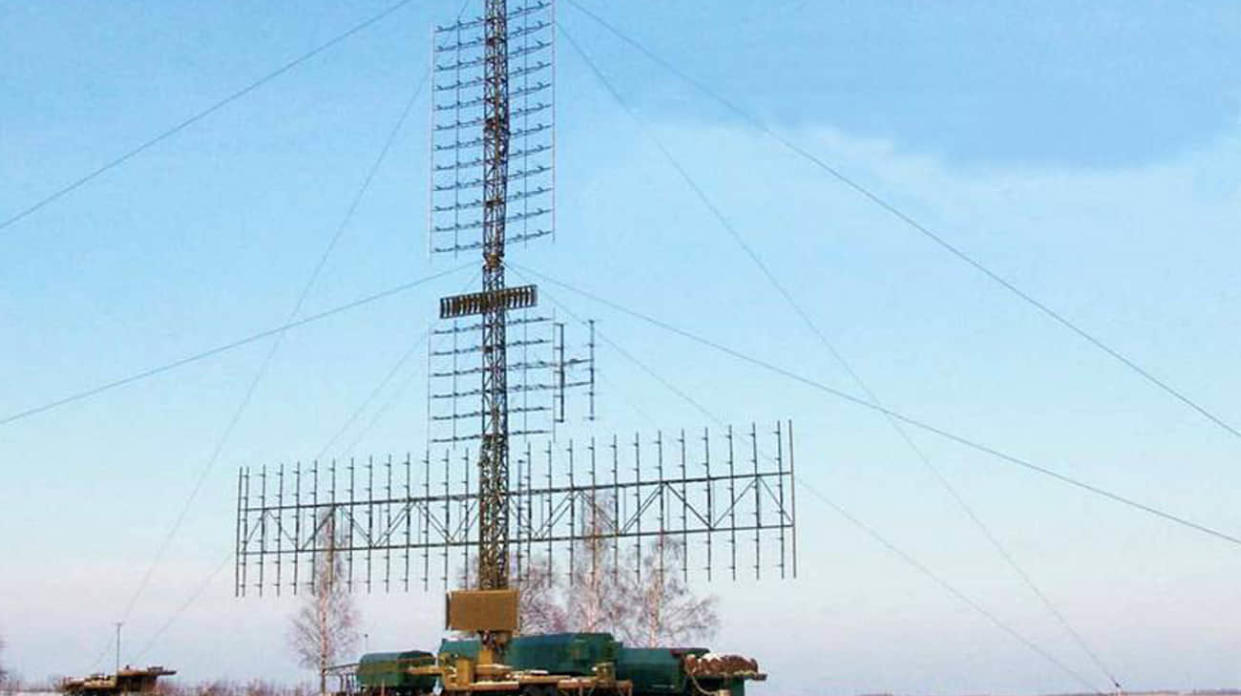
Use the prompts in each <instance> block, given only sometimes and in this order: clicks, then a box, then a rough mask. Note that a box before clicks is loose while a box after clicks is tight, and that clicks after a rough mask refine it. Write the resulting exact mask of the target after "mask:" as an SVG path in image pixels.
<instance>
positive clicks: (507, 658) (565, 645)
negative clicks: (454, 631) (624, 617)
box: [439, 633, 745, 696]
mask: <svg viewBox="0 0 1241 696" xmlns="http://www.w3.org/2000/svg"><path fill="white" fill-rule="evenodd" d="M707 652H708V651H707V650H706V649H705V648H627V647H625V646H624V644H622V643H621V642H620V641H618V640H616V639H615V638H613V637H612V635H611V634H610V633H555V634H548V635H533V636H517V637H514V638H513V639H512V642H510V643H509V645H508V649H507V651H506V652H505V655H504V662H505V664H507V665H509V666H511V667H512V668H514V669H517V670H543V671H546V672H549V673H551V674H564V675H568V676H590V675H592V674H593V673H594V668H595V665H598V664H600V663H612V664H613V665H614V666H615V669H616V672H615V673H616V678H617V679H622V680H628V681H631V682H633V693H634V696H673V695H691V696H692V695H694V694H698V693H699V692H698V689H696V688H695V686H694V684H693V682H692V681H691V679H690V678H689V676H688V675H687V674H686V673H685V668H684V662H683V660H684V657H685V656H686V655H704V654H706V653H707ZM439 653H440V655H443V656H447V657H448V658H449V659H453V658H467V659H471V660H473V659H477V658H478V640H476V639H465V640H445V641H444V642H443V643H441V644H440V650H439ZM698 686H699V687H701V688H702V689H703V690H704V691H710V692H716V691H720V690H722V689H728V690H729V691H730V693H731V696H745V680H744V679H739V678H733V679H719V678H700V679H699V680H698Z"/></svg>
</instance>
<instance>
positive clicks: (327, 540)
mask: <svg viewBox="0 0 1241 696" xmlns="http://www.w3.org/2000/svg"><path fill="white" fill-rule="evenodd" d="M318 529H319V532H318V537H319V544H320V548H323V549H324V551H323V552H321V553H320V554H319V555H318V557H317V558H316V559H315V564H314V568H313V571H312V579H311V588H310V592H309V593H308V594H307V595H306V599H305V600H304V601H303V602H302V605H301V606H300V607H299V608H298V610H297V612H296V613H295V614H294V615H293V620H292V623H291V626H290V630H289V643H290V645H291V647H292V648H293V651H294V653H295V654H296V655H297V658H298V661H299V663H300V664H301V665H302V666H303V667H307V668H310V669H314V670H317V671H318V673H319V694H320V696H326V694H327V670H328V668H329V667H331V666H333V665H335V664H338V663H340V662H342V661H344V659H345V658H346V657H347V656H348V655H350V654H351V653H352V651H353V649H354V648H355V647H356V646H357V642H358V623H359V620H358V612H357V609H356V608H355V607H354V604H353V597H352V596H350V594H349V589H348V587H347V586H346V584H345V582H344V573H343V571H344V559H343V557H342V556H341V554H339V553H337V552H336V548H337V546H338V545H339V540H340V537H339V535H338V534H337V530H336V516H335V514H333V511H331V510H329V511H328V512H326V513H324V515H323V517H322V518H320V519H319V526H318Z"/></svg>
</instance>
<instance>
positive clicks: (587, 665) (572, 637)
mask: <svg viewBox="0 0 1241 696" xmlns="http://www.w3.org/2000/svg"><path fill="white" fill-rule="evenodd" d="M619 647H620V644H619V643H617V642H616V639H615V638H613V637H612V635H611V634H610V633H549V634H546V635H532V636H517V637H515V638H513V639H512V641H511V642H510V643H509V644H508V649H507V650H506V651H505V654H504V663H505V664H507V665H509V666H511V667H512V668H514V669H518V670H543V671H546V672H549V673H551V674H565V675H569V676H590V675H591V674H593V672H594V668H595V665H597V664H599V663H601V662H613V663H614V662H616V659H617V650H618V648H619ZM440 654H441V655H451V656H455V657H465V658H469V659H477V657H478V640H475V639H471V640H445V641H444V642H443V643H441V644H440Z"/></svg>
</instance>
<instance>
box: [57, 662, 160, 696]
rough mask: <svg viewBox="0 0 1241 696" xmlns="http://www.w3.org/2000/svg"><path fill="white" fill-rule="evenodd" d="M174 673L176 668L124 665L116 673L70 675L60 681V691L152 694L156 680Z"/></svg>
mask: <svg viewBox="0 0 1241 696" xmlns="http://www.w3.org/2000/svg"><path fill="white" fill-rule="evenodd" d="M176 673H177V672H176V670H171V669H164V668H163V667H160V666H158V665H156V666H152V667H146V668H145V669H144V668H137V667H129V666H126V667H125V668H124V669H121V670H117V673H116V674H92V675H90V676H87V677H81V678H72V677H70V678H68V679H65V680H64V681H62V682H61V683H60V691H61V693H64V694H68V695H69V696H121V695H122V694H152V693H155V682H156V680H158V679H159V678H160V677H166V676H169V675H172V674H176Z"/></svg>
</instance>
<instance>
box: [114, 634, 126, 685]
mask: <svg viewBox="0 0 1241 696" xmlns="http://www.w3.org/2000/svg"><path fill="white" fill-rule="evenodd" d="M124 625H125V622H123V621H117V622H116V676H117V679H118V680H119V679H120V675H121V626H124Z"/></svg>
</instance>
